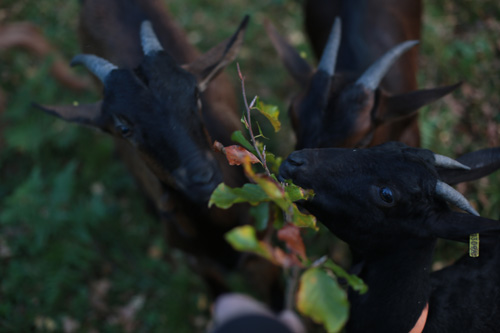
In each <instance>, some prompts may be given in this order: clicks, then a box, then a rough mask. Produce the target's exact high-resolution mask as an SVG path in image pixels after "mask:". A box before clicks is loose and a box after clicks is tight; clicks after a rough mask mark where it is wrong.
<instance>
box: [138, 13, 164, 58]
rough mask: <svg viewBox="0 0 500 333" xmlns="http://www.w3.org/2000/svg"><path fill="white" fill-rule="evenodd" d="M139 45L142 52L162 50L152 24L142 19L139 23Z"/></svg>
mask: <svg viewBox="0 0 500 333" xmlns="http://www.w3.org/2000/svg"><path fill="white" fill-rule="evenodd" d="M141 45H142V50H143V51H144V54H149V53H150V52H154V51H156V52H157V51H163V47H162V46H161V44H160V41H159V40H158V37H156V34H155V32H154V30H153V25H152V24H151V22H150V21H143V22H142V24H141Z"/></svg>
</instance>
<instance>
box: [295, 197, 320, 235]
mask: <svg viewBox="0 0 500 333" xmlns="http://www.w3.org/2000/svg"><path fill="white" fill-rule="evenodd" d="M292 205H293V218H292V222H293V224H295V225H296V226H297V227H301V228H312V229H314V230H316V231H318V230H319V228H318V226H317V225H316V217H314V216H313V215H310V214H304V213H302V212H301V211H300V210H299V209H298V208H297V205H296V204H292Z"/></svg>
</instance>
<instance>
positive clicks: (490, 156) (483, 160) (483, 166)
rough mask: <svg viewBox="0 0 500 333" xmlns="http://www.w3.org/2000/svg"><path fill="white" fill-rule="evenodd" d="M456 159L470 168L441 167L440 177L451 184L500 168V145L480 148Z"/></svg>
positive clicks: (487, 173) (475, 177) (482, 175)
mask: <svg viewBox="0 0 500 333" xmlns="http://www.w3.org/2000/svg"><path fill="white" fill-rule="evenodd" d="M456 160H457V161H458V162H460V163H462V164H465V165H467V166H468V167H470V170H457V169H439V170H438V173H439V178H440V179H441V180H442V181H443V182H445V183H448V184H450V185H454V184H458V183H462V182H466V181H470V180H476V179H479V178H481V177H484V176H487V175H489V174H490V173H493V172H495V171H496V170H498V169H500V147H496V148H487V149H482V150H478V151H475V152H472V153H468V154H465V155H462V156H460V157H459V158H457V159H456Z"/></svg>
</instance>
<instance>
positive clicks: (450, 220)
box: [429, 211, 500, 243]
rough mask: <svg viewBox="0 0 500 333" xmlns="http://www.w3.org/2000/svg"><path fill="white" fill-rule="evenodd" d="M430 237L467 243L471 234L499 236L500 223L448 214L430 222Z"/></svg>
mask: <svg viewBox="0 0 500 333" xmlns="http://www.w3.org/2000/svg"><path fill="white" fill-rule="evenodd" d="M429 228H430V233H431V235H430V236H432V237H438V238H443V239H449V240H455V241H459V242H463V243H467V242H468V240H469V236H470V235H471V234H476V233H479V234H480V235H484V236H499V235H500V221H496V220H491V219H488V218H484V217H481V216H475V215H472V214H466V213H458V212H452V211H450V212H448V213H445V214H440V215H438V216H437V217H436V218H435V219H433V220H431V225H430V226H429Z"/></svg>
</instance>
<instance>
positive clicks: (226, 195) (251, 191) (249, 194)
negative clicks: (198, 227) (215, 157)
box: [208, 183, 270, 209]
mask: <svg viewBox="0 0 500 333" xmlns="http://www.w3.org/2000/svg"><path fill="white" fill-rule="evenodd" d="M269 200H270V198H269V197H268V195H267V194H266V192H264V191H263V190H262V188H261V187H260V186H259V185H256V184H245V185H243V187H238V188H231V187H228V186H226V184H224V183H221V184H219V186H217V188H216V189H215V190H214V192H213V193H212V196H211V197H210V201H209V202H208V207H212V205H216V206H217V207H219V208H223V209H227V208H229V207H231V206H232V205H234V204H235V203H239V202H248V203H250V204H252V205H257V204H258V203H260V202H264V201H269Z"/></svg>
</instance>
